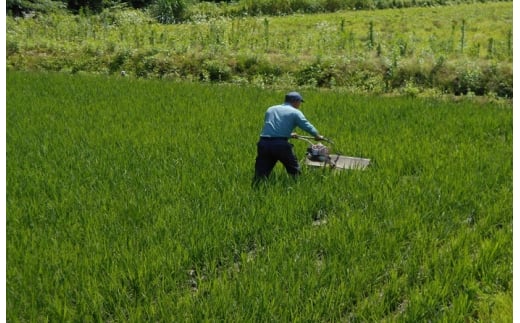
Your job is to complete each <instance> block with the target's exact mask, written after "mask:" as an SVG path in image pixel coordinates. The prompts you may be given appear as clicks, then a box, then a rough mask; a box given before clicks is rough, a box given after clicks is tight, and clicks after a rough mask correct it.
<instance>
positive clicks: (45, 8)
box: [6, 0, 65, 17]
mask: <svg viewBox="0 0 520 323" xmlns="http://www.w3.org/2000/svg"><path fill="white" fill-rule="evenodd" d="M64 7H65V5H64V3H63V2H62V1H54V0H7V2H6V9H7V14H8V15H10V16H14V17H21V16H23V15H30V14H34V13H50V12H56V11H59V10H61V9H63V8H64Z"/></svg>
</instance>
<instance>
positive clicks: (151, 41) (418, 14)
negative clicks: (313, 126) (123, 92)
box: [6, 0, 513, 98]
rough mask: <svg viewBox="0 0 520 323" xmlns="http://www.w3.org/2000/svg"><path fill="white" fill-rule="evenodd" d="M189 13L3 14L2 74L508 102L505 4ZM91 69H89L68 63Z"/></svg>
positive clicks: (508, 15) (508, 44)
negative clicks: (48, 71)
mask: <svg viewBox="0 0 520 323" xmlns="http://www.w3.org/2000/svg"><path fill="white" fill-rule="evenodd" d="M165 1H169V0H165ZM170 4H172V3H170ZM212 6H216V5H215V4H208V7H212ZM192 8H193V7H192ZM197 8H198V9H197V10H198V11H197V14H196V16H197V20H196V21H192V22H186V23H185V24H177V25H163V24H157V23H155V22H154V18H152V17H151V16H149V15H147V14H146V13H145V12H143V11H139V10H128V9H125V10H121V9H112V10H104V11H103V12H102V13H101V14H99V15H84V16H69V15H58V14H52V15H47V16H42V17H38V18H36V19H12V18H10V17H8V19H7V37H6V38H7V39H6V47H7V66H8V67H9V68H15V69H25V70H38V69H45V68H47V67H52V69H53V70H61V71H66V72H69V71H74V72H78V71H86V72H94V73H110V74H112V73H117V74H119V73H120V71H121V70H126V71H127V72H128V75H129V76H137V77H150V78H151V77H161V78H181V79H188V80H195V79H203V80H211V81H214V82H217V81H220V82H224V81H225V82H232V83H244V82H245V83H248V82H249V83H253V84H256V83H257V81H259V82H258V83H261V84H264V85H271V86H277V85H283V86H286V85H293V86H319V87H327V88H336V87H341V88H349V89H351V90H352V91H363V92H366V91H369V92H378V93H400V92H401V91H402V90H403V88H404V87H406V86H409V85H410V84H413V86H414V87H416V88H417V89H418V90H419V91H420V92H428V91H429V90H434V91H438V92H445V93H449V94H458V95H464V94H467V93H473V94H477V95H488V94H489V95H492V96H495V95H498V96H499V97H505V98H511V97H512V94H513V91H512V57H513V56H512V27H511V25H512V5H511V3H509V2H505V3H484V4H473V5H471V6H467V5H460V6H453V7H439V8H435V9H433V10H432V9H431V8H407V9H389V10H377V11H372V12H368V11H360V12H355V13H354V12H338V13H335V14H327V15H319V14H314V15H299V16H298V15H296V16H289V17H272V18H271V17H264V18H234V19H220V18H215V17H211V16H209V14H208V12H210V11H211V8H210V9H207V10H206V9H204V8H203V7H202V6H198V7H197ZM186 10H187V11H184V13H186V14H187V15H191V14H195V12H194V11H189V10H188V9H186ZM160 12H164V11H160ZM164 17H165V19H166V20H168V19H174V18H172V16H171V15H165V16H164ZM192 17H194V16H192ZM495 17H497V18H495ZM178 19H186V18H185V16H182V17H179V18H178ZM463 22H464V24H463ZM462 26H464V28H462ZM302 30H303V31H304V32H302ZM463 31H464V33H463ZM462 35H464V37H462ZM491 40H492V41H491ZM461 48H463V49H464V50H461ZM91 61H96V62H98V63H99V64H79V63H78V62H91ZM216 65H218V66H216ZM490 72H491V73H490ZM208 73H209V74H213V76H209V74H208ZM206 76H209V77H206Z"/></svg>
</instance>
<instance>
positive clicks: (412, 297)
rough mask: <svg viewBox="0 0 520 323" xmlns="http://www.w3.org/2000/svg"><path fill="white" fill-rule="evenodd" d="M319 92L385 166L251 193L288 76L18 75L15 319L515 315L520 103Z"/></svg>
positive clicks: (324, 115)
mask: <svg viewBox="0 0 520 323" xmlns="http://www.w3.org/2000/svg"><path fill="white" fill-rule="evenodd" d="M303 94H304V97H305V99H306V102H305V104H304V106H303V107H302V108H303V110H304V112H305V114H306V115H307V117H308V118H309V119H310V120H312V121H313V123H314V124H315V125H316V126H317V127H318V129H320V131H321V132H322V133H323V134H325V135H327V136H329V137H331V138H333V139H335V143H336V145H335V147H336V148H337V149H338V150H341V152H343V153H344V154H347V155H354V156H362V157H368V158H371V159H372V161H373V164H372V166H371V167H370V168H369V169H367V170H366V171H346V172H342V173H330V172H327V171H324V170H321V169H305V173H304V175H303V176H302V177H301V178H300V179H299V180H298V181H297V182H293V181H292V180H291V179H290V178H287V177H286V175H285V171H284V170H283V168H282V167H281V166H278V167H277V168H276V169H275V172H274V174H273V178H271V179H270V181H269V182H268V183H267V184H266V185H265V187H261V188H260V189H258V190H253V189H251V187H250V183H251V179H252V173H253V164H254V157H255V144H256V140H257V137H258V134H259V131H260V127H261V123H262V119H263V113H264V111H265V109H266V107H267V106H269V105H271V104H276V103H279V102H280V100H281V98H283V92H282V91H272V90H262V89H259V88H252V87H231V86H223V85H212V84H206V85H201V84H189V83H172V82H164V81H163V82H161V81H145V80H138V79H128V78H126V79H116V78H107V77H99V76H86V75H83V76H81V75H76V76H71V75H63V74H30V73H18V72H17V73H14V72H9V73H8V74H7V113H6V114H7V192H6V193H7V195H6V200H7V220H6V222H7V275H6V276H7V288H6V294H7V295H6V296H7V298H6V299H7V317H8V320H9V321H93V320H95V321H191V322H196V321H197V322H198V321H203V320H208V321H270V320H273V321H340V320H345V321H396V320H397V321H409V322H416V321H424V320H440V321H463V320H482V321H492V320H495V321H509V320H511V317H512V304H511V301H512V109H511V107H510V106H500V105H492V104H485V105H483V104H478V103H472V102H471V101H463V102H443V101H435V100H421V99H414V98H380V97H362V96H346V95H345V94H342V93H340V92H333V91H330V92H320V91H311V90H308V91H304V92H303ZM294 145H295V149H296V151H297V153H298V154H299V155H300V156H301V155H302V153H303V152H304V150H305V148H306V144H305V143H304V142H299V141H298V142H294Z"/></svg>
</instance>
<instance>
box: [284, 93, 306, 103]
mask: <svg viewBox="0 0 520 323" xmlns="http://www.w3.org/2000/svg"><path fill="white" fill-rule="evenodd" d="M294 101H302V102H305V101H303V97H302V96H301V94H300V93H298V92H289V93H287V94H286V95H285V102H294Z"/></svg>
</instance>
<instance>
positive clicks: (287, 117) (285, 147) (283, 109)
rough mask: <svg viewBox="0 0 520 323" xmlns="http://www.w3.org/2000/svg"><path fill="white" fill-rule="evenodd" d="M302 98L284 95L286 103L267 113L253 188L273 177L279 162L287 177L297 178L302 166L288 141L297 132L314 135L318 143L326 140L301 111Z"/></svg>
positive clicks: (258, 147) (294, 95)
mask: <svg viewBox="0 0 520 323" xmlns="http://www.w3.org/2000/svg"><path fill="white" fill-rule="evenodd" d="M302 102H304V101H303V98H302V96H301V95H300V93H298V92H290V93H287V94H286V95H285V102H284V103H283V104H280V105H275V106H272V107H270V108H269V109H267V111H266V113H265V118H264V127H263V129H262V133H261V134H260V140H259V141H258V143H257V157H256V163H255V177H254V179H253V185H256V184H258V182H259V181H260V180H262V179H266V178H267V177H269V174H271V171H272V170H273V168H274V166H275V165H276V162H277V161H280V162H282V164H283V165H284V166H285V169H286V170H287V173H288V174H290V175H291V176H293V177H294V178H296V176H297V175H299V174H300V172H301V171H300V165H299V163H298V159H297V158H296V155H295V154H294V151H293V145H292V144H290V143H289V142H288V139H289V138H295V137H296V136H297V134H296V133H293V132H292V131H293V130H294V128H296V127H299V128H300V129H302V130H304V131H306V132H308V133H309V134H311V135H313V136H314V138H315V139H316V140H323V136H321V135H320V134H319V133H318V130H316V128H315V127H314V126H313V125H312V124H311V123H310V122H309V121H307V119H306V118H305V116H304V115H303V113H302V112H301V111H300V105H301V104H302Z"/></svg>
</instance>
